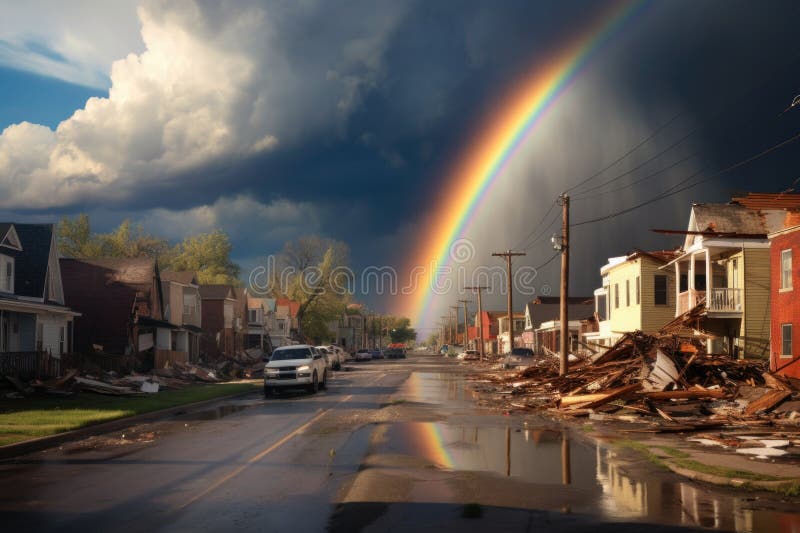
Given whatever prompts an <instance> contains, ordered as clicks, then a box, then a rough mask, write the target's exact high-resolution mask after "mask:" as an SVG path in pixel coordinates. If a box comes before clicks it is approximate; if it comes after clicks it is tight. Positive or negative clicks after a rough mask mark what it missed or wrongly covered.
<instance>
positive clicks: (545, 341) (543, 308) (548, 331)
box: [522, 296, 594, 353]
mask: <svg viewBox="0 0 800 533" xmlns="http://www.w3.org/2000/svg"><path fill="white" fill-rule="evenodd" d="M593 312H594V300H593V299H592V298H588V297H585V296H572V297H570V298H569V299H568V300H567V314H568V316H569V324H570V336H571V337H572V341H571V342H572V343H573V344H574V343H576V342H577V339H578V338H579V337H578V335H579V330H580V321H581V320H582V319H585V318H587V317H589V316H591V315H592V313H593ZM560 320H561V298H560V297H558V296H539V297H537V298H534V299H533V300H531V301H530V302H528V303H527V305H526V306H525V329H524V330H523V332H522V343H523V345H524V346H525V347H526V348H530V349H532V350H534V351H536V352H537V353H541V352H542V351H543V349H544V348H545V347H546V348H547V349H548V350H551V351H558V350H559V349H560V347H559V346H560V344H559V342H560V340H559V339H560V338H561V329H560V324H561V322H560ZM570 349H571V350H572V351H573V352H574V351H575V350H577V346H574V347H573V348H570Z"/></svg>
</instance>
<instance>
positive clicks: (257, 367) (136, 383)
mask: <svg viewBox="0 0 800 533" xmlns="http://www.w3.org/2000/svg"><path fill="white" fill-rule="evenodd" d="M263 357H264V354H263V352H262V351H261V350H247V351H245V352H242V353H239V354H237V355H236V356H235V357H231V358H228V359H224V360H223V361H220V362H218V363H216V364H214V365H210V366H206V365H201V364H197V363H189V362H179V361H175V362H168V363H167V365H166V366H165V367H164V368H155V369H152V370H151V371H149V372H148V373H146V374H140V373H136V372H131V373H130V374H127V375H124V376H119V375H118V374H117V373H116V372H113V371H104V370H102V369H101V368H99V367H97V366H96V365H87V366H86V368H84V369H83V371H79V370H77V369H68V370H66V371H65V372H64V375H63V376H61V377H58V378H54V379H48V380H44V381H43V380H39V379H33V380H31V381H30V382H24V381H22V380H19V379H17V378H15V377H13V376H0V381H6V382H7V383H8V384H9V385H10V386H11V387H12V388H13V389H12V391H11V392H8V393H6V394H5V396H6V397H7V398H17V399H20V398H25V397H26V396H30V395H32V394H46V395H59V396H71V395H74V394H77V393H79V392H81V391H86V392H91V393H96V394H105V395H113V396H137V395H147V394H157V393H158V392H159V391H162V390H175V389H182V388H185V387H188V386H190V385H192V384H193V383H219V382H222V381H229V380H231V379H239V378H249V379H257V378H260V377H262V376H263V375H264V363H263Z"/></svg>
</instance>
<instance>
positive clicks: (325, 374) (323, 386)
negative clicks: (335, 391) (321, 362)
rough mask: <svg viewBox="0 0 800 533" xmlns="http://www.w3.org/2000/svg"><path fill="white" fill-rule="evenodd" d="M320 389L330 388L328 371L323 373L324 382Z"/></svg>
mask: <svg viewBox="0 0 800 533" xmlns="http://www.w3.org/2000/svg"><path fill="white" fill-rule="evenodd" d="M319 388H320V389H327V388H328V371H327V370H326V371H325V372H323V373H322V382H321V383H320V384H319Z"/></svg>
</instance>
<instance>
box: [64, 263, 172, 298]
mask: <svg viewBox="0 0 800 533" xmlns="http://www.w3.org/2000/svg"><path fill="white" fill-rule="evenodd" d="M61 261H62V264H70V263H73V264H77V263H85V264H87V265H94V266H97V267H100V268H103V269H105V270H107V271H108V282H109V283H123V284H125V285H131V286H135V287H141V288H142V289H145V290H150V288H151V287H152V283H153V276H155V274H156V269H157V267H156V260H155V259H154V258H152V257H102V258H99V259H62V260H61Z"/></svg>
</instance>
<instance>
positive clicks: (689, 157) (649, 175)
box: [573, 152, 699, 200]
mask: <svg viewBox="0 0 800 533" xmlns="http://www.w3.org/2000/svg"><path fill="white" fill-rule="evenodd" d="M698 154H699V153H698V152H694V153H692V154H689V155H687V156H686V157H684V158H683V159H679V160H678V161H675V162H674V163H672V164H670V165H667V166H666V167H664V168H662V169H659V170H656V171H655V172H652V173H650V174H647V175H645V176H643V177H641V178H639V179H638V180H635V181H632V182H630V183H627V184H625V185H622V186H620V187H617V188H616V189H609V190H607V191H601V192H599V193H597V194H592V195H587V196H582V197H579V198H573V200H589V199H594V198H597V197H598V196H604V195H606V194H610V193H612V192H619V191H624V190H625V189H629V188H631V187H633V186H634V185H638V184H639V183H642V182H643V181H647V180H649V179H650V178H654V177H656V176H658V175H660V174H663V173H664V172H666V171H668V170H671V169H673V168H675V167H677V166H678V165H681V164H683V163H685V162H686V161H688V160H690V159H692V158H694V157H696V156H697V155H698ZM578 194H584V193H583V192H580V193H578Z"/></svg>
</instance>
